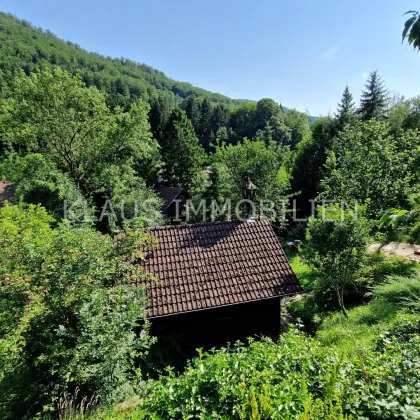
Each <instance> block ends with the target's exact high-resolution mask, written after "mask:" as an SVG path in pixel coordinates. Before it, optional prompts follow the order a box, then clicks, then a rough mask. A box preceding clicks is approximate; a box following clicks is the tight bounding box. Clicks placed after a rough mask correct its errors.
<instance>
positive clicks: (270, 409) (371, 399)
mask: <svg viewBox="0 0 420 420" xmlns="http://www.w3.org/2000/svg"><path fill="white" fill-rule="evenodd" d="M419 347H420V340H419V337H418V336H415V337H413V338H412V340H411V341H409V342H405V343H399V342H398V341H396V340H392V341H391V342H390V343H389V345H388V346H387V349H386V351H384V352H378V353H377V352H374V351H369V352H368V353H367V354H365V355H364V356H363V357H348V358H346V359H343V358H341V357H339V356H338V355H337V354H336V353H335V351H334V350H333V349H328V348H325V347H322V346H321V345H320V344H319V343H318V342H317V341H316V340H314V339H311V338H307V337H304V336H303V335H300V334H296V333H294V332H290V333H287V334H286V335H283V336H282V337H281V339H280V342H279V344H274V343H272V342H270V341H265V340H264V341H261V342H252V343H251V344H250V345H249V347H234V348H231V349H222V350H219V351H217V352H215V353H214V354H206V353H205V354H202V355H200V356H199V357H197V358H196V359H194V360H193V361H192V362H191V365H190V366H189V367H188V368H187V370H186V371H185V373H183V374H182V375H180V376H178V377H177V376H175V375H174V374H172V373H171V372H169V374H168V376H164V377H162V378H161V379H160V380H159V381H156V382H153V383H151V384H150V385H149V387H148V389H147V392H145V393H144V400H143V402H142V404H141V408H142V409H143V412H144V413H145V414H144V415H145V418H174V419H180V418H186V417H190V418H203V419H204V418H205V419H212V418H229V419H245V418H246V419H250V418H253V419H267V418H270V419H296V418H301V419H305V418H331V419H332V418H351V417H353V418H361V417H362V418H383V419H391V418H407V419H409V418H412V416H415V415H418V413H419V408H420V401H419V398H418V392H417V387H418V385H419V381H420V376H419V370H418V369H417V367H418V363H419V352H418V350H419ZM314 413H317V414H316V415H320V417H313V416H314V415H315V414H314ZM346 416H347V417H346Z"/></svg>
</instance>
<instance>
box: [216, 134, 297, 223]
mask: <svg viewBox="0 0 420 420" xmlns="http://www.w3.org/2000/svg"><path fill="white" fill-rule="evenodd" d="M286 154H287V152H286V151H285V150H284V148H282V147H279V146H277V145H276V144H275V143H271V144H269V145H266V144H265V143H264V142H263V141H259V140H256V141H251V140H248V139H244V141H243V142H241V143H239V144H237V145H235V146H232V145H226V144H221V145H219V146H218V147H217V148H216V153H215V155H214V160H213V165H212V172H213V173H212V175H211V177H212V181H213V184H212V185H211V186H210V190H209V196H210V198H212V199H214V200H217V201H218V202H219V204H220V206H221V205H222V204H223V203H224V201H225V200H227V199H230V200H231V201H232V208H233V209H234V208H235V206H236V205H237V203H238V202H240V201H241V200H242V199H243V185H244V180H245V177H246V176H249V177H250V178H251V181H252V183H253V184H254V185H255V186H256V190H255V194H254V197H253V201H254V202H255V203H256V207H255V211H256V212H258V211H259V210H260V208H259V201H260V200H270V201H272V203H273V205H274V208H275V210H276V212H277V215H278V217H280V216H281V215H282V214H283V208H282V203H281V200H282V199H284V198H285V197H286V194H287V191H288V189H289V178H290V176H289V173H288V171H287V169H286V168H285V167H284V161H285V156H286ZM210 193H211V194H210ZM267 207H268V208H270V207H271V204H270V203H269V204H267ZM267 216H268V217H270V216H272V215H271V214H270V211H267Z"/></svg>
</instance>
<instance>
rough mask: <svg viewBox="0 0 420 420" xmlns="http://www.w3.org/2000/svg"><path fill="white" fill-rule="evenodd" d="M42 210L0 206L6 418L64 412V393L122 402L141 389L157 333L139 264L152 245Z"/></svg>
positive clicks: (1, 411) (0, 357)
mask: <svg viewBox="0 0 420 420" xmlns="http://www.w3.org/2000/svg"><path fill="white" fill-rule="evenodd" d="M51 223H52V219H51V217H50V216H48V215H47V213H46V211H45V209H43V208H40V207H35V206H29V207H28V208H23V209H21V208H19V207H17V206H6V207H4V208H2V209H0V246H1V249H2V252H1V253H0V279H1V281H0V334H1V337H2V338H1V339H0V417H1V418H2V419H6V418H33V417H35V416H36V415H41V413H42V414H46V413H49V412H54V413H55V414H56V413H57V410H58V408H59V407H58V406H59V401H60V399H62V398H63V397H67V396H69V398H73V400H74V403H75V404H76V405H78V404H80V403H81V401H85V402H86V401H88V402H94V401H96V402H97V401H103V402H107V401H115V400H118V399H120V398H123V397H124V396H125V395H127V394H128V393H129V392H132V381H133V380H135V379H136V378H137V377H139V375H140V373H141V372H140V371H139V370H138V369H136V367H135V366H134V361H135V360H136V359H140V360H141V359H142V358H144V353H145V352H147V350H148V347H149V344H150V342H151V339H150V337H149V335H148V328H147V325H146V324H145V325H144V326H143V328H142V329H141V333H140V334H139V335H138V334H135V333H134V331H133V329H134V328H135V327H137V326H138V320H139V319H142V318H143V317H144V314H145V307H146V302H145V296H144V288H142V287H133V285H132V282H133V280H134V279H138V278H139V276H143V273H141V271H140V270H139V269H136V268H135V267H133V265H132V264H131V263H130V261H131V260H132V259H137V258H141V257H142V256H141V254H139V252H138V251H137V247H138V246H139V245H141V244H143V245H145V244H147V243H148V242H149V241H148V239H147V238H146V237H144V235H143V234H142V233H140V232H138V233H133V234H126V235H124V234H122V235H120V236H119V237H117V238H116V239H115V240H112V239H111V238H110V237H109V236H107V235H101V234H100V233H97V232H95V231H93V230H91V229H89V228H72V227H71V226H69V225H68V224H63V225H60V226H59V227H58V228H57V229H55V230H54V229H51V227H50V224H51Z"/></svg>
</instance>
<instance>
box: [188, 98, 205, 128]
mask: <svg viewBox="0 0 420 420" xmlns="http://www.w3.org/2000/svg"><path fill="white" fill-rule="evenodd" d="M185 102H186V103H185V112H186V113H187V117H188V118H189V119H190V120H191V122H192V125H193V127H194V130H195V132H196V133H198V130H199V126H200V118H201V101H200V100H199V99H198V98H197V97H196V96H195V95H190V96H188V98H187V100H186V101H185Z"/></svg>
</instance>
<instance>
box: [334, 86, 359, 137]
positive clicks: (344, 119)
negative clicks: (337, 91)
mask: <svg viewBox="0 0 420 420" xmlns="http://www.w3.org/2000/svg"><path fill="white" fill-rule="evenodd" d="M355 116H356V105H355V103H354V100H353V95H352V93H351V92H350V89H349V87H348V86H346V88H345V89H344V92H343V96H342V98H341V102H340V103H339V104H338V105H337V112H336V114H335V118H336V119H337V122H338V126H339V128H340V129H342V128H344V126H345V125H347V124H351V123H352V122H353V121H354V120H355Z"/></svg>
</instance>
